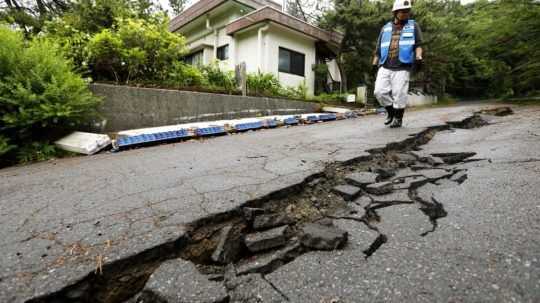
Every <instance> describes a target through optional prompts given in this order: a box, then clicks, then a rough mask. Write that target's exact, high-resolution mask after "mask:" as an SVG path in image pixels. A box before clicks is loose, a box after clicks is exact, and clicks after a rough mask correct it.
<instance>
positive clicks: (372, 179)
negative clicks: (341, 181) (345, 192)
mask: <svg viewBox="0 0 540 303" xmlns="http://www.w3.org/2000/svg"><path fill="white" fill-rule="evenodd" d="M378 177H379V175H377V174H376V173H371V172H359V173H352V174H349V175H347V176H346V177H345V180H346V181H347V183H349V184H351V185H355V186H360V187H365V186H366V185H368V184H371V183H376V182H377V178H378Z"/></svg>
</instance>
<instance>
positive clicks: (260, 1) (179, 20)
mask: <svg viewBox="0 0 540 303" xmlns="http://www.w3.org/2000/svg"><path fill="white" fill-rule="evenodd" d="M227 1H228V0H199V1H197V2H195V3H194V4H193V5H191V6H190V7H188V8H187V9H186V10H185V11H183V12H182V13H181V14H180V15H178V16H176V17H174V18H173V19H172V20H171V22H169V30H170V31H171V32H175V31H177V30H178V29H180V28H181V27H183V26H184V25H186V24H188V23H189V22H191V21H193V20H195V19H197V18H198V17H200V16H202V15H203V14H205V13H207V12H209V11H211V10H213V9H214V8H216V7H218V6H220V5H221V4H223V3H225V2H227ZM234 1H235V2H239V3H242V4H244V5H247V6H250V7H253V8H254V9H258V8H261V7H264V6H267V5H271V6H276V7H281V6H280V5H279V4H277V3H274V2H272V1H271V0H234Z"/></svg>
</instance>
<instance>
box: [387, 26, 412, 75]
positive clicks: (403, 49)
mask: <svg viewBox="0 0 540 303" xmlns="http://www.w3.org/2000/svg"><path fill="white" fill-rule="evenodd" d="M415 40H416V39H415V36H414V20H409V21H408V22H407V24H405V26H403V29H402V30H401V36H400V37H399V61H400V62H401V63H405V64H412V63H413V62H414V41H415ZM391 41H392V22H388V23H386V25H385V26H384V27H383V34H382V37H381V58H380V59H379V64H381V65H382V64H384V62H386V59H387V58H388V50H389V49H390V42H391Z"/></svg>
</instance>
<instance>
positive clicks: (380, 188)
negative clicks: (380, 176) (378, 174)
mask: <svg viewBox="0 0 540 303" xmlns="http://www.w3.org/2000/svg"><path fill="white" fill-rule="evenodd" d="M393 189H394V187H393V185H392V182H379V183H373V184H370V185H368V186H366V191H367V192H368V193H370V194H374V195H384V194H388V193H391V192H392V190H393Z"/></svg>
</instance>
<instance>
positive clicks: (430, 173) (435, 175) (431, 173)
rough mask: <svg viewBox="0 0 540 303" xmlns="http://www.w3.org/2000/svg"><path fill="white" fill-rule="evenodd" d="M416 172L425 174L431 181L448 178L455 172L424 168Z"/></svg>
mask: <svg viewBox="0 0 540 303" xmlns="http://www.w3.org/2000/svg"><path fill="white" fill-rule="evenodd" d="M415 173H417V174H419V175H423V176H424V177H426V178H427V179H428V180H429V181H437V180H439V179H441V178H448V177H450V176H451V175H452V174H453V173H452V172H449V171H447V170H444V169H436V168H435V169H423V170H417V171H416V172H415Z"/></svg>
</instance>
